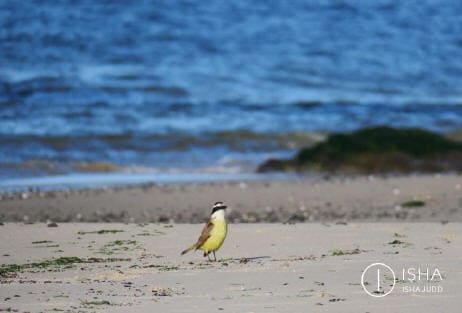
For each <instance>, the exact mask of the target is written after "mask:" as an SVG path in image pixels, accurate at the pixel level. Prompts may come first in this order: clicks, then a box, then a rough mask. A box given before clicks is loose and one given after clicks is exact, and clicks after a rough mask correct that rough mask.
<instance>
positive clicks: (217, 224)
mask: <svg viewBox="0 0 462 313" xmlns="http://www.w3.org/2000/svg"><path fill="white" fill-rule="evenodd" d="M212 223H213V228H212V231H211V232H210V237H209V238H208V239H207V240H206V241H205V242H204V243H203V244H202V246H200V247H199V249H200V250H202V251H204V252H205V253H209V252H212V251H216V250H218V249H220V247H221V245H222V244H223V241H225V238H226V233H227V232H228V225H227V224H226V221H222V220H212Z"/></svg>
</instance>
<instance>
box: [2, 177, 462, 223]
mask: <svg viewBox="0 0 462 313" xmlns="http://www.w3.org/2000/svg"><path fill="white" fill-rule="evenodd" d="M412 200H419V201H423V205H422V206H420V207H406V206H403V205H402V204H403V203H405V202H408V201H412ZM215 201H224V202H225V203H227V204H228V205H229V207H230V209H231V211H230V212H229V213H230V214H229V219H230V220H231V221H233V222H250V223H251V222H304V221H322V222H324V221H397V220H399V221H423V222H428V221H435V222H440V221H458V222H462V209H461V208H462V176H460V175H418V176H417V175H413V176H402V177H389V178H379V177H358V178H338V177H337V178H335V177H334V178H330V179H299V180H272V181H251V182H228V183H226V182H222V183H201V184H176V185H175V184H173V185H145V186H134V187H126V188H102V189H91V190H63V191H49V192H43V191H31V192H22V193H7V192H4V193H0V221H3V222H5V221H17V222H18V221H19V222H35V221H43V222H45V221H47V220H51V221H55V222H138V223H145V222H181V223H198V222H203V221H204V220H205V219H206V218H207V216H208V214H209V208H210V207H211V204H212V203H214V202H215Z"/></svg>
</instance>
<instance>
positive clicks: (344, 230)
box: [0, 222, 462, 312]
mask: <svg viewBox="0 0 462 313" xmlns="http://www.w3.org/2000/svg"><path fill="white" fill-rule="evenodd" d="M461 226H462V225H461V224H460V223H451V222H450V223H447V224H442V223H347V224H334V223H325V224H321V223H301V224H296V225H287V224H286V225H283V224H265V223H260V224H231V225H230V228H229V236H228V238H227V240H226V241H225V243H224V245H223V247H222V249H221V250H220V251H219V253H218V259H219V260H218V262H207V261H205V260H204V258H203V257H202V255H201V254H200V253H199V252H197V253H190V254H187V255H184V256H180V254H179V252H180V251H181V250H182V249H183V248H185V247H186V246H188V245H189V244H190V243H191V242H192V241H193V240H194V239H195V238H196V236H197V235H198V233H199V232H200V230H201V227H202V225H198V224H195V225H190V224H189V225H188V224H107V223H105V224H96V223H93V224H85V223H76V224H71V223H69V224H66V223H61V224H58V226H57V227H47V226H46V224H43V223H37V224H34V225H25V224H22V223H21V224H20V223H6V224H5V225H3V226H0V238H2V240H1V241H0V251H1V256H0V259H1V261H0V263H1V264H4V265H2V267H1V269H2V276H1V277H0V283H1V287H0V293H1V299H2V301H1V302H0V309H1V310H3V311H5V310H18V311H19V312H45V311H67V312H309V311H325V312H398V311H399V312H437V311H438V312H458V311H459V310H460V307H461V305H462V298H461V297H460V295H461V290H460V288H461V287H462V286H461V283H460V282H461V281H462V272H461V269H460V264H461V262H462V241H461V238H462V227H461ZM52 260H54V263H53V261H52ZM56 260H61V261H60V262H61V263H62V264H61V265H59V264H56V263H57V262H56ZM34 262H35V264H34ZM374 262H383V263H386V264H387V265H389V266H390V267H392V268H393V270H394V271H395V272H396V275H397V280H396V284H395V288H394V290H393V292H392V293H390V294H389V295H387V296H385V297H383V298H373V297H371V296H369V295H367V294H366V293H365V292H364V290H363V288H362V286H361V283H360V282H361V274H362V271H363V270H364V269H365V268H366V267H367V266H368V265H369V264H371V263H374ZM5 264H9V266H5ZM12 264H14V265H15V266H16V267H15V266H13V265H12ZM404 267H406V268H408V267H414V268H418V267H422V268H423V269H427V268H430V271H432V272H433V269H434V268H438V269H439V271H441V273H442V279H438V278H437V279H435V280H434V281H431V282H423V281H420V282H414V283H412V282H410V281H408V280H407V279H405V280H402V277H401V268H404ZM406 278H407V277H406ZM384 283H385V285H384V288H387V287H386V284H387V283H388V284H391V283H392V280H388V281H386V280H385V281H384ZM425 284H427V285H434V286H437V287H438V286H439V287H441V288H442V291H441V292H436V293H430V292H425V293H421V292H420V293H419V292H404V290H405V288H410V287H413V286H414V287H415V286H423V285H425ZM370 285H372V282H371V284H370ZM406 286H407V287H406Z"/></svg>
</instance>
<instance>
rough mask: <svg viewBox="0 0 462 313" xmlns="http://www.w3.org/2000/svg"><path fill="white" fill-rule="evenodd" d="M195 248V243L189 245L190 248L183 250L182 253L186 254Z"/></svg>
mask: <svg viewBox="0 0 462 313" xmlns="http://www.w3.org/2000/svg"><path fill="white" fill-rule="evenodd" d="M195 248H196V245H195V244H194V245H192V246H191V247H189V248H188V249H186V250H183V251H182V252H181V255H183V254H186V253H188V252H189V251H191V250H192V249H195Z"/></svg>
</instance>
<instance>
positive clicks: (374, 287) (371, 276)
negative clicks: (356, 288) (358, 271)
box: [361, 263, 396, 298]
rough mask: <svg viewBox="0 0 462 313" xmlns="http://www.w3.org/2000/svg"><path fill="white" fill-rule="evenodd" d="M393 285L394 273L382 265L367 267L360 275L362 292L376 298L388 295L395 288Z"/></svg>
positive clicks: (376, 264) (374, 264)
mask: <svg viewBox="0 0 462 313" xmlns="http://www.w3.org/2000/svg"><path fill="white" fill-rule="evenodd" d="M395 283H396V276H395V272H393V270H392V269H391V267H389V266H388V265H386V264H383V263H373V264H371V265H369V266H368V267H366V269H364V271H363V274H362V275H361V286H363V289H364V291H365V292H366V293H367V294H368V295H370V296H372V297H376V298H381V297H385V296H386V295H389V294H390V293H391V292H392V291H393V288H395Z"/></svg>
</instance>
